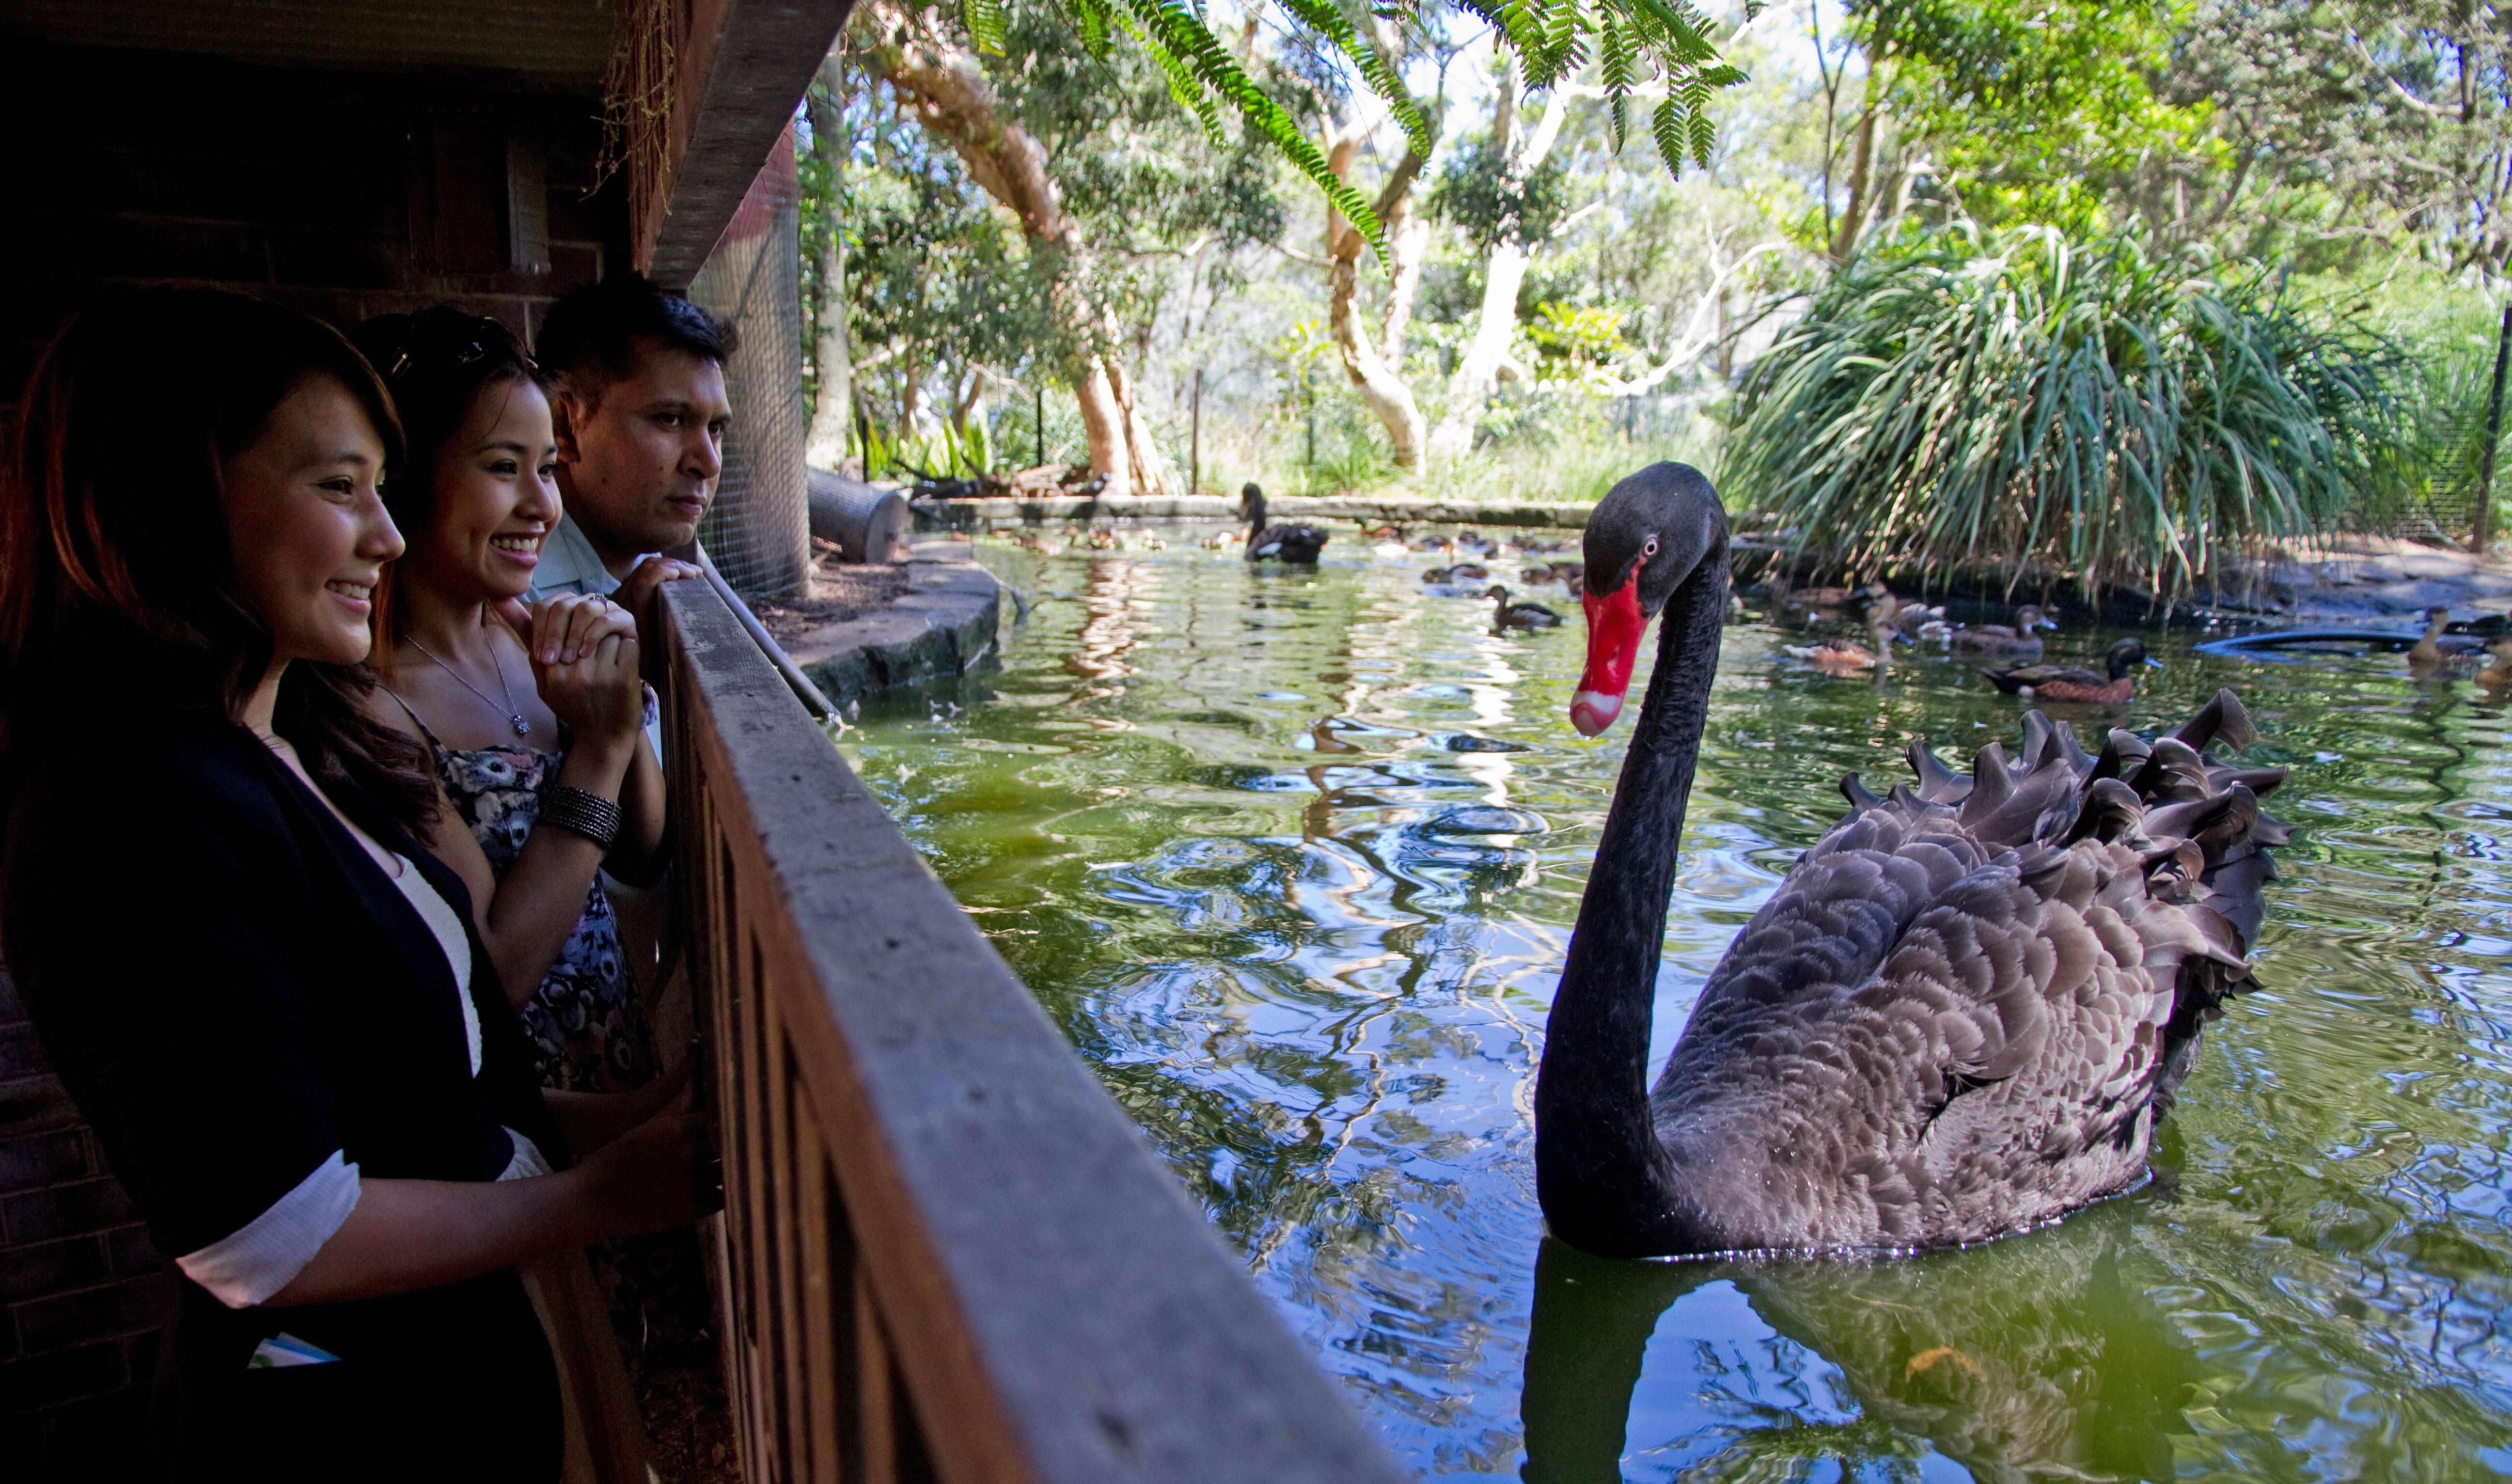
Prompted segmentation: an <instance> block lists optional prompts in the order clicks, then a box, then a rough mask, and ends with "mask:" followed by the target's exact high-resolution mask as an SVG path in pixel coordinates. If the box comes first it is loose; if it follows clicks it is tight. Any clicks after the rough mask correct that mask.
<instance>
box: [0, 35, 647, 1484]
mask: <svg viewBox="0 0 2512 1484" xmlns="http://www.w3.org/2000/svg"><path fill="white" fill-rule="evenodd" d="M595 108H596V104H595V102H594V101H593V100H592V99H590V98H574V97H568V96H563V95H551V94H537V95H529V96H517V95H506V96H499V95H495V94H491V93H485V92H481V91H478V90H476V89H473V88H468V87H458V86H451V85H448V84H445V83H441V82H431V81H427V80H423V79H418V78H412V77H388V76H378V75H359V74H343V73H333V72H320V71H305V70H296V69H278V68H265V67H256V66H247V65H242V64H238V63H233V62H227V61H221V60H217V59H207V58H201V57H177V56H168V55H161V54H154V53H145V52H129V51H101V50H91V49H84V48H70V47H59V46H43V45H27V44H15V43H13V44H9V45H0V138H6V139H8V140H9V141H10V151H9V153H10V164H9V189H8V191H7V193H6V205H5V207H0V410H7V411H14V410H15V408H16V406H17V404H18V402H19V399H20V396H21V392H22V386H23V383H24V379H25V375H26V372H27V371H28V369H29V368H30V367H31V366H32V364H33V361H34V358H35V355H36V353H37V351H38V350H39V349H40V347H41V345H42V343H43V341H44V339H45V337H47V336H48V335H50V334H51V333H52V332H53V331H54V330H55V329H56V328H58V327H59V324H60V323H61V321H62V320H63V319H64V318H65V317H67V316H68V315H69V314H70V313H71V312H72V311H73V310H74V309H76V308H77V307H78V306H79V305H80V304H82V303H84V302H86V301H87V300H88V299H89V298H91V297H92V296H94V295H95V294H97V293H99V292H101V291H105V290H108V289H110V288H112V287H114V286H119V285H133V284H142V283H181V284H191V285H200V286H212V287H219V288H229V289H236V290H241V291H243V292H245V293H255V294H259V295H262V296H265V297H268V298H273V299H277V300H280V301H282V302H285V303H289V304H294V305H295V306H297V307H298V308H301V309H304V310H306V311H308V312H310V313H313V314H316V315H319V316H321V317H323V318H325V319H328V320H331V321H332V322H333V323H334V324H336V325H339V326H340V327H342V328H343V329H346V328H348V327H350V326H353V325H355V324H356V323H357V322H358V321H359V320H361V319H363V318H365V317H367V316H369V315H373V314H381V313H387V312H391V311H396V310H407V309H416V308H420V307H423V306H425V305H427V304H430V303H435V302H437V301H439V300H444V299H450V300H451V301H453V302H455V303H458V304H461V305H463V306H464V307H466V308H469V309H471V310H473V311H474V312H477V313H481V314H487V315H493V316H495V317H497V318H498V319H500V320H503V321H504V322H506V323H507V324H508V325H511V326H513V327H514V328H516V329H517V330H518V331H520V332H524V333H526V334H527V336H529V335H530V332H532V331H534V330H536V329H537V327H538V321H539V317H540V315H541V313H542V312H543V311H544V310H545V309H546V308H547V306H548V304H549V303H550V301H551V300H552V299H554V298H555V297H556V296H557V295H558V294H560V293H564V292H566V290H568V289H569V288H571V287H573V286H574V285H576V284H579V283H584V282H587V281H589V280H591V279H593V278H595V277H596V276H598V275H599V274H600V273H601V272H602V271H603V270H604V268H605V267H606V266H607V265H610V264H621V263H625V262H626V261H627V260H628V258H627V231H626V221H627V214H626V208H625V204H624V196H625V192H624V190H623V189H622V188H621V185H620V183H619V182H616V181H614V182H612V183H611V184H609V185H607V186H606V187H604V189H603V190H602V191H601V192H599V193H598V194H595V195H592V196H590V197H588V196H587V194H586V187H587V185H588V184H589V182H590V181H591V178H592V174H593V160H594V154H595V150H596V148H597V146H598V144H599V139H600V136H599V129H598V126H597V125H596V123H595V122H594V113H595ZM170 1293H171V1283H170V1279H169V1277H168V1276H167V1275H166V1273H165V1272H164V1271H163V1269H162V1268H161V1265H160V1263H159V1261H158V1258H157V1255H156V1254H155V1253H154V1252H152V1251H150V1250H149V1246H148V1242H147V1237H146V1234H145V1232H144V1231H143V1230H141V1229H140V1227H139V1226H138V1225H137V1220H136V1213H135V1212H134V1211H133V1209H132V1206H131V1202H130V1200H129V1198H128V1196H127V1195H126V1194H125V1193H124V1192H123V1191H122V1189H121V1187H120V1186H119V1184H118V1183H116V1182H115V1181H113V1180H112V1179H111V1178H110V1176H109V1174H108V1173H107V1172H106V1171H105V1169H104V1167H103V1165H102V1163H101V1162H100V1160H99V1158H98V1151H97V1147H96V1141H95V1139H94V1137H93V1136H92V1135H91V1134H90V1133H89V1132H88V1131H87V1129H86V1128H85V1127H84V1126H83V1125H82V1124H81V1123H80V1121H79V1118H78V1114H77V1111H76V1110H75V1109H74V1108H72V1107H71V1106H70V1105H69V1104H68V1102H67V1101H66V1099H64V1098H63V1096H62V1094H61V1091H60V1084H59V1082H58V1081H57V1080H56V1079H55V1078H54V1077H53V1076H52V1075H51V1074H50V1073H49V1070H48V1069H47V1067H46V1065H45V1063H44V1058H43V1052H42V1048H41V1047H40V1046H39V1045H38V1044H37V1043H36V1040H35V1037H34V1035H33V1032H32V1030H31V1028H30V1027H28V1026H27V1025H26V1024H25V1015H24V1011H23V1008H22V1007H21V1006H20V1003H19V1001H18V996H16V994H15V993H14V991H13V990H11V989H10V988H9V987H8V985H7V982H6V979H5V977H0V1477H6V1478H8V1479H10V1480H12V1481H13V1484H31V1481H35V1480H44V1479H52V1478H60V1479H79V1480H102V1479H112V1478H119V1477H129V1476H132V1475H133V1473H134V1471H135V1469H136V1465H137V1453H138V1448H139V1444H140V1440H141V1432H142V1421H143V1415H144V1412H145V1407H146V1393H147V1386H148V1381H149V1376H150V1372H151V1368H152V1367H153V1364H154V1361H155V1358H156V1349H157V1332H158V1330H159V1329H160V1328H161V1327H162V1326H163V1324H164V1323H165V1322H166V1318H167V1315H168V1311H169V1310H168V1299H169V1295H170Z"/></svg>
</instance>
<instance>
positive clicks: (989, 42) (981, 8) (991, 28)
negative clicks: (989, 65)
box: [960, 0, 1003, 57]
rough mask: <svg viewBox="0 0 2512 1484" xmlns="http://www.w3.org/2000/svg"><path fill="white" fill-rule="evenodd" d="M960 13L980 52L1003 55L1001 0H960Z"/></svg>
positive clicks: (988, 54) (997, 55)
mask: <svg viewBox="0 0 2512 1484" xmlns="http://www.w3.org/2000/svg"><path fill="white" fill-rule="evenodd" d="M960 15H961V18H962V20H966V21H967V23H968V35H969V36H970V38H972V39H973V40H974V41H975V42H976V44H977V50H978V51H979V52H980V53H983V54H984V55H986V56H988V57H1001V56H1002V55H1003V0H960Z"/></svg>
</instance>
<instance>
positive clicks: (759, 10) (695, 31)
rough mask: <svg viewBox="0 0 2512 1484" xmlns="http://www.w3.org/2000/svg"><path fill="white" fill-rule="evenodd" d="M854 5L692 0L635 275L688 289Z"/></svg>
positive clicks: (825, 0)
mask: <svg viewBox="0 0 2512 1484" xmlns="http://www.w3.org/2000/svg"><path fill="white" fill-rule="evenodd" d="M853 8H854V0H695V3H694V4H692V5H691V7H690V15H689V26H688V33H687V35H686V36H684V37H683V38H681V41H680V44H679V46H678V48H677V57H676V59H675V61H674V64H673V86H672V125H671V134H672V137H671V148H670V151H669V154H668V156H667V158H666V160H665V162H664V164H663V166H662V180H661V181H660V182H658V184H659V185H660V188H659V189H656V190H653V191H650V192H647V193H645V196H644V199H645V200H646V201H647V203H648V206H647V209H646V219H645V220H643V221H640V222H638V223H637V266H638V268H639V269H640V270H641V271H643V272H644V273H646V274H647V275H648V277H650V278H652V279H653V280H654V281H655V282H656V283H658V284H661V285H662V286H663V287H664V288H666V289H686V288H687V287H688V284H689V280H690V279H692V278H694V277H696V276H697V271H698V269H699V267H700V266H702V265H703V264H704V263H705V262H706V260H707V254H710V253H713V252H714V251H715V245H716V239H718V238H720V237H722V236H723V235H724V229H725V224H726V222H729V221H730V220H732V214H733V213H734V212H735V211H736V210H738V209H739V208H740V206H741V198H742V196H743V194H744V193H745V192H747V191H748V190H749V189H750V181H751V177H752V176H756V175H758V174H759V167H760V166H761V165H763V164H765V162H766V159H767V152H768V150H769V149H771V148H773V147H774V145H775V143H776V137H777V136H778V135H780V134H782V133H784V131H785V126H786V125H787V124H789V123H791V122H793V118H794V110H795V108H796V107H798V106H799V105H800V104H801V103H802V101H803V94H804V92H805V90H807V89H808V88H809V87H810V85H811V77H812V75H813V74H814V73H816V72H817V71H818V70H819V67H820V61H821V59H823V58H825V57H827V56H828V55H829V48H830V47H832V46H834V45H836V43H837V39H838V32H839V31H840V30H842V29H843V28H844V26H845V23H846V15H847V13H848V12H849V11H851V10H852V9H853Z"/></svg>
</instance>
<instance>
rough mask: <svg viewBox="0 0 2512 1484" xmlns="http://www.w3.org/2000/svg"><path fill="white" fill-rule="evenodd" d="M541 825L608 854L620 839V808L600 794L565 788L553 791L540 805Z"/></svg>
mask: <svg viewBox="0 0 2512 1484" xmlns="http://www.w3.org/2000/svg"><path fill="white" fill-rule="evenodd" d="M540 822H541V823H542V824H545V825H556V826H558V827H559V828H560V829H562V830H566V831H569V832H570V833H572V834H576V835H581V836H583V837H584V838H585V839H586V840H591V841H593V842H594V843H595V844H597V845H600V846H601V847H602V848H603V849H604V850H606V851H607V850H608V849H609V848H610V843H611V841H613V840H617V839H618V838H619V805H617V804H615V803H612V802H611V801H609V800H608V799H605V798H603V797H602V796H601V795H599V794H589V793H586V792H585V791H584V790H582V789H576V788H568V787H566V786H564V785H562V786H560V787H558V788H554V789H552V790H550V796H549V799H548V800H547V801H545V802H544V803H542V805H541V817H540Z"/></svg>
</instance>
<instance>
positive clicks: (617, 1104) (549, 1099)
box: [541, 1054, 697, 1160]
mask: <svg viewBox="0 0 2512 1484" xmlns="http://www.w3.org/2000/svg"><path fill="white" fill-rule="evenodd" d="M696 1064H697V1058H696V1056H695V1055H694V1054H690V1055H686V1056H684V1057H682V1059H681V1062H680V1065H679V1066H676V1067H674V1068H673V1069H672V1070H671V1071H669V1072H666V1073H664V1074H662V1075H661V1076H658V1077H656V1078H654V1079H653V1080H652V1081H650V1082H648V1083H647V1084H646V1085H645V1086H643V1087H640V1088H638V1089H637V1090H636V1091H634V1092H569V1091H567V1090H565V1089H564V1088H558V1087H544V1088H542V1089H541V1106H543V1107H544V1108H547V1109H548V1110H549V1115H550V1120H551V1121H552V1122H554V1123H556V1124H557V1125H558V1131H559V1134H560V1136H561V1137H563V1138H565V1139H566V1140H567V1147H568V1150H569V1152H571V1153H572V1154H574V1156H575V1157H576V1158H577V1159H579V1160H581V1159H583V1158H584V1157H585V1156H587V1155H589V1154H591V1153H592V1152H594V1151H595V1150H598V1149H600V1148H602V1147H603V1146H604V1145H606V1144H608V1143H609V1142H610V1141H611V1140H613V1139H616V1138H618V1137H619V1136H620V1135H621V1134H624V1133H626V1132H628V1130H630V1129H632V1128H635V1127H637V1126H638V1125H639V1124H641V1123H644V1122H645V1121H646V1120H647V1119H648V1118H651V1117H653V1116H654V1115H655V1114H656V1113H661V1112H662V1111H663V1110H664V1109H666V1108H668V1107H670V1106H671V1104H672V1103H673V1102H674V1101H675V1100H676V1099H678V1098H679V1097H680V1096H681V1094H682V1093H683V1092H684V1091H686V1090H687V1087H688V1085H689V1072H690V1069H691V1068H692V1067H694V1066H695V1065H696Z"/></svg>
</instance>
